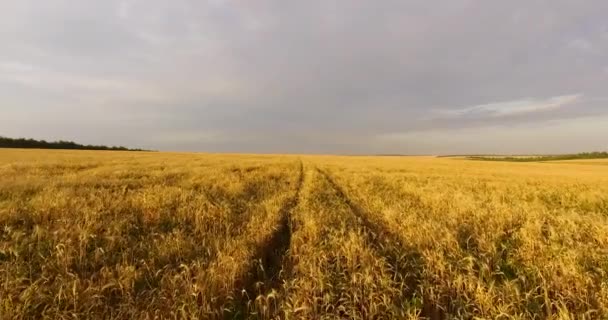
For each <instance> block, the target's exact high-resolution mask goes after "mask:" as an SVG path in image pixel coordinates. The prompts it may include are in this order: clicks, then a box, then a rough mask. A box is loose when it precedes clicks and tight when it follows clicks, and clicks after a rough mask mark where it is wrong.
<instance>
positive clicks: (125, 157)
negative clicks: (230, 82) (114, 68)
mask: <svg viewBox="0 0 608 320" xmlns="http://www.w3.org/2000/svg"><path fill="white" fill-rule="evenodd" d="M473 317H478V318H488V319H494V318H500V319H584V318H586V319H597V318H604V317H608V160H575V161H553V162H547V163H536V162H522V163H519V162H498V161H472V160H467V159H462V158H458V159H452V158H433V157H339V156H296V155H231V154H225V155H219V154H187V153H137V152H126V151H125V152H111V151H107V152H101V151H59V150H52V151H49V150H45V151H42V150H12V149H5V150H0V318H2V319H13V318H15V319H21V318H24V319H30V318H66V319H72V318H112V319H154V318H162V319H164V318H200V319H226V318H227V319H233V318H234V319H339V318H345V319H393V318H396V319H419V318H426V319H450V318H465V319H470V318H473Z"/></svg>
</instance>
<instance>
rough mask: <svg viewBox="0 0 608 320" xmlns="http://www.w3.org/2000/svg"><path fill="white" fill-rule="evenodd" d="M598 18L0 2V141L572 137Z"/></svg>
mask: <svg viewBox="0 0 608 320" xmlns="http://www.w3.org/2000/svg"><path fill="white" fill-rule="evenodd" d="M604 12H608V3H607V2H606V1H601V0H592V1H587V2H584V3H580V2H572V1H567V0H557V1H548V0H545V1H541V0H535V1H523V0H521V1H519V0H518V1H510V2H503V3H496V2H487V1H472V0H457V1H450V2H448V3H439V2H432V1H418V0H412V1H382V2H376V1H374V2H371V1H369V2H368V1H300V2H286V1H278V0H277V1H270V0H263V1H193V0H180V1H172V2H166V1H160V0H149V1H143V0H109V1H95V0H83V1H76V0H54V1H49V2H44V3H40V2H39V1H33V0H24V1H6V2H2V3H0V42H1V43H3V46H4V47H3V50H1V51H0V108H2V114H3V115H4V116H3V117H0V134H7V135H24V136H36V137H41V138H55V137H57V138H67V139H74V140H80V141H83V142H86V143H89V142H90V143H93V142H94V143H108V144H121V143H123V144H127V143H128V144H131V145H134V146H146V147H152V148H161V149H180V150H185V149H188V150H209V151H214V150H215V151H239V150H243V151H248V152H251V151H259V152H281V151H289V152H345V153H356V152H362V153H364V152H382V153H398V152H401V151H402V150H406V149H407V150H406V151H408V152H416V150H412V149H410V148H405V147H404V146H403V145H399V144H396V145H384V144H379V143H378V141H377V139H376V137H378V136H383V135H387V134H394V133H408V132H431V131H433V130H462V129H467V130H471V132H476V131H475V130H477V132H479V134H482V132H483V130H484V129H483V128H485V127H487V126H496V125H498V126H500V125H519V126H524V127H527V128H533V127H534V126H537V125H539V124H542V123H547V122H548V121H553V120H560V121H569V122H576V123H580V122H584V121H588V119H589V116H591V115H594V116H601V115H604V114H608V109H607V108H606V105H605V103H606V101H605V100H602V99H606V98H607V94H606V92H605V88H604V85H603V83H605V82H606V80H607V78H608V73H606V71H605V70H607V68H608V60H606V57H607V54H606V53H607V50H608V37H607V36H606V34H608V23H606V22H605V17H604ZM573 94H580V95H579V96H578V98H577V99H574V98H573V97H570V98H571V99H570V100H571V101H570V100H568V97H562V96H565V95H573ZM529 97H533V98H529ZM552 97H554V98H552ZM551 99H554V100H551ZM560 99H565V100H568V101H566V102H567V103H562V102H563V101H561V100H560ZM575 100H576V101H575ZM437 110H442V112H443V116H439V117H438V114H437ZM446 115H449V116H446ZM32 116H37V117H36V118H37V119H36V121H32ZM561 123H564V122H561ZM595 125H597V123H596V124H595ZM555 130H557V129H555ZM549 136H550V135H547V137H549ZM428 138H429V139H437V136H436V135H435V136H433V135H429V136H428ZM547 139H548V138H547ZM589 139H598V138H597V137H595V138H594V137H589ZM518 143H520V141H518V139H516V138H514V139H513V141H512V142H511V144H512V146H513V147H516V146H517V145H518ZM539 144H541V145H542V143H539ZM429 145H434V144H433V143H431V142H429ZM418 148H419V149H420V150H423V149H424V150H427V148H422V147H418ZM437 148H438V149H437V150H435V152H438V153H440V152H442V150H441V148H442V147H440V146H439V145H438V147H437Z"/></svg>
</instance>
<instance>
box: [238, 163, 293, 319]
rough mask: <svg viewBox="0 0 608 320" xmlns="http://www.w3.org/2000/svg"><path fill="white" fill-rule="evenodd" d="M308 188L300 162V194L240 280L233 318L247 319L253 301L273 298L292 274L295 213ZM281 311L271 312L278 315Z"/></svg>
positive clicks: (288, 205) (288, 203)
mask: <svg viewBox="0 0 608 320" xmlns="http://www.w3.org/2000/svg"><path fill="white" fill-rule="evenodd" d="M303 185H304V164H303V163H302V161H301V160H300V169H299V177H298V181H297V187H296V192H295V195H294V196H293V197H291V198H290V199H289V200H287V201H286V202H285V203H284V204H283V206H282V207H281V209H280V211H279V212H280V221H279V227H278V228H277V229H276V230H275V231H274V232H273V233H272V234H271V235H270V236H269V237H268V239H267V240H266V241H265V242H264V243H262V244H261V245H260V246H259V247H258V248H257V250H256V252H255V259H254V260H255V263H253V264H252V266H251V268H250V269H249V270H248V272H247V273H246V274H245V275H244V276H243V277H242V278H241V279H240V280H239V281H238V283H239V285H238V286H236V288H238V291H239V292H238V295H237V296H238V297H239V300H238V301H237V305H236V308H235V310H234V311H235V312H234V314H232V317H231V318H233V319H234V318H237V319H243V318H247V316H248V315H249V313H250V312H249V311H250V309H251V305H250V304H251V302H252V301H255V300H256V298H257V297H259V296H260V295H264V296H266V295H269V294H270V293H272V292H273V290H278V289H279V288H280V287H281V285H282V283H283V280H285V279H288V278H289V277H290V274H291V265H289V264H288V263H287V261H288V259H286V255H287V250H288V249H289V247H290V245H291V236H292V232H293V230H292V223H291V213H292V211H293V210H294V209H295V208H296V207H297V206H298V204H299V203H300V196H301V192H302V187H303ZM276 311H277V310H270V313H271V314H272V313H275V312H276Z"/></svg>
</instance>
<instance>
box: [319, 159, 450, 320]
mask: <svg viewBox="0 0 608 320" xmlns="http://www.w3.org/2000/svg"><path fill="white" fill-rule="evenodd" d="M316 170H317V171H318V172H319V174H321V176H323V177H324V178H325V179H326V180H327V182H328V183H329V185H330V186H331V187H332V188H333V189H334V190H335V191H336V193H337V195H338V197H339V198H340V199H341V200H342V201H343V202H344V203H345V204H346V205H347V206H348V208H349V209H350V211H351V212H352V213H353V214H354V215H355V216H356V217H357V219H358V220H359V221H360V223H361V226H362V227H363V231H364V234H365V236H366V237H367V240H368V242H369V244H370V245H371V247H372V248H373V249H374V251H376V252H377V253H378V254H379V255H380V256H382V257H384V258H385V259H386V262H387V263H388V265H389V266H390V267H391V268H392V270H393V272H394V275H395V280H396V281H399V282H402V283H404V284H405V287H404V288H405V289H404V290H405V296H406V297H407V298H413V297H414V296H415V294H416V292H417V290H418V286H419V285H420V283H421V281H422V278H421V277H422V276H421V273H422V265H423V262H422V256H421V254H420V253H419V252H418V251H417V250H415V249H414V248H412V247H410V246H408V245H407V243H405V242H404V241H403V239H402V238H401V237H400V236H399V235H397V234H395V233H393V232H391V231H390V229H389V227H388V226H387V224H386V222H383V221H373V220H372V219H371V218H370V216H371V215H370V214H369V213H368V212H367V211H366V210H365V209H363V208H362V207H361V206H359V205H358V204H357V203H356V202H355V201H353V200H352V199H351V198H350V197H349V196H348V195H347V193H346V192H345V191H344V189H343V188H342V187H341V186H340V185H339V184H338V183H337V182H336V181H335V179H334V178H333V177H332V176H331V174H329V173H328V172H327V171H325V170H323V169H320V168H316ZM420 316H422V317H423V318H427V319H433V320H435V319H445V315H444V314H443V312H442V311H441V310H440V309H439V308H437V306H436V305H434V304H431V303H425V304H423V306H422V313H421V314H420Z"/></svg>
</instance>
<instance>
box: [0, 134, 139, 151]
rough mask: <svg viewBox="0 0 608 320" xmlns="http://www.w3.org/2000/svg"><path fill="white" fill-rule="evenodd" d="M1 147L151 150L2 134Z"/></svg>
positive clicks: (0, 138) (0, 137)
mask: <svg viewBox="0 0 608 320" xmlns="http://www.w3.org/2000/svg"><path fill="white" fill-rule="evenodd" d="M0 148H25V149H68V150H111V151H149V150H144V149H129V148H127V147H122V146H119V147H116V146H112V147H108V146H97V145H83V144H78V143H76V142H73V141H63V140H59V141H45V140H35V139H25V138H17V139H14V138H7V137H2V136H0Z"/></svg>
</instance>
